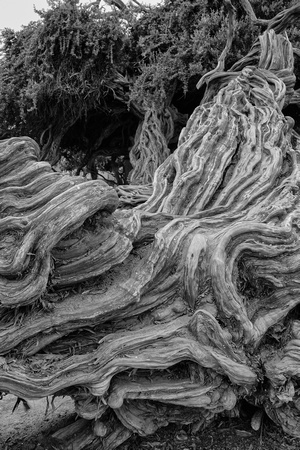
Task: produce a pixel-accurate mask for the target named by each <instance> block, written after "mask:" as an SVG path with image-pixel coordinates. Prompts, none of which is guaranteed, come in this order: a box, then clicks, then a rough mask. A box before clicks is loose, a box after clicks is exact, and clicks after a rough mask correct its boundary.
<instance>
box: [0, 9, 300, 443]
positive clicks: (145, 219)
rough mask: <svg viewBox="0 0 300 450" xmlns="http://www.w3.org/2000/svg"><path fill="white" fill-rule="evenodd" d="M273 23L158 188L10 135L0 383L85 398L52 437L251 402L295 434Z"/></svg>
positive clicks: (280, 48)
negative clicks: (64, 165) (124, 180)
mask: <svg viewBox="0 0 300 450" xmlns="http://www.w3.org/2000/svg"><path fill="white" fill-rule="evenodd" d="M292 12H293V14H295V17H296V16H297V14H298V9H297V8H294V9H293V10H292ZM288 14H290V12H289V13H288ZM280 17H282V20H283V22H284V23H285V20H286V19H285V18H286V17H287V15H286V14H283V15H282V16H280ZM293 17H294V16H293ZM277 19H278V18H277ZM277 19H276V20H277ZM278 20H279V19H278ZM280 20H281V19H280ZM276 23H277V22H276ZM276 27H279V28H278V29H281V28H280V23H279V22H278V24H277V25H276ZM273 28H274V27H273ZM276 30H277V28H276ZM276 30H275V31H276ZM275 31H274V29H269V30H267V31H266V32H265V33H264V34H263V35H262V37H261V38H260V40H259V41H258V42H257V43H256V44H255V45H254V47H253V48H252V50H251V51H250V53H249V55H247V56H246V57H245V58H243V59H242V60H241V61H240V62H239V63H237V64H236V65H235V66H234V67H233V68H232V70H231V71H230V72H228V73H225V74H224V73H222V72H219V73H214V74H212V75H211V76H210V78H209V79H208V80H207V91H206V94H205V97H204V101H203V102H202V103H201V105H200V106H199V107H198V108H196V110H195V111H194V113H193V115H192V116H191V117H190V119H189V121H188V123H187V125H186V127H185V128H184V129H183V130H182V133H181V135H180V139H179V146H178V148H177V149H176V150H175V152H174V153H173V154H172V155H169V156H168V157H167V159H166V160H165V161H164V162H162V164H160V166H159V168H158V169H157V170H156V171H155V173H154V181H153V192H152V194H151V195H150V196H149V193H150V191H151V187H150V186H148V187H147V188H144V191H142V190H141V189H142V188H141V187H139V188H136V187H130V188H127V187H126V188H124V189H123V187H122V188H118V194H117V192H116V191H115V190H114V189H112V188H108V187H106V186H103V184H102V183H101V182H99V181H90V182H86V181H85V180H84V179H83V178H81V177H74V178H71V177H66V176H65V175H62V174H59V173H55V174H54V173H53V172H52V171H51V168H50V166H49V165H48V164H47V163H41V162H39V161H38V159H39V149H38V146H37V145H36V144H35V143H34V142H33V141H32V140H30V139H28V138H14V139H12V140H8V141H2V142H1V143H0V161H1V162H2V164H3V165H1V168H0V170H2V172H1V173H2V177H1V180H0V211H1V217H0V246H1V247H0V248H1V259H0V299H1V309H0V354H1V358H0V389H1V390H3V391H7V392H11V393H13V394H15V395H18V396H20V397H22V398H39V397H44V396H49V395H52V394H54V395H72V396H73V398H74V400H75V410H76V412H77V414H78V415H79V416H80V417H81V419H79V421H78V422H75V424H73V425H71V426H70V427H67V428H66V429H63V430H61V431H59V432H57V433H55V435H54V436H53V439H54V441H53V442H55V445H57V446H61V447H63V448H72V445H73V444H74V445H76V448H82V449H83V448H86V447H88V446H89V445H99V446H101V448H107V449H112V448H115V447H116V446H117V445H119V443H121V442H123V441H124V440H126V439H127V438H128V437H129V436H130V435H131V434H132V433H139V434H141V435H148V434H151V433H153V432H155V431H156V430H157V428H159V427H161V426H165V425H167V424H168V423H170V422H175V423H192V422H194V421H197V422H200V423H201V424H202V425H203V426H205V424H206V423H208V422H210V421H211V420H212V419H213V417H214V416H215V415H217V414H219V413H220V412H222V413H226V411H232V410H235V411H238V403H239V400H240V399H242V398H244V397H246V396H247V398H249V396H252V397H253V398H255V399H256V402H259V403H260V404H261V406H262V407H264V408H265V410H266V411H267V413H268V414H269V416H270V417H271V418H273V419H274V420H275V421H276V422H277V423H279V424H281V425H282V427H283V428H284V430H285V431H287V432H288V433H291V434H293V435H295V436H299V427H298V426H297V425H298V423H299V396H298V383H299V373H300V372H299V364H298V361H299V355H300V353H299V342H300V340H299V336H300V325H299V321H298V316H297V315H296V317H294V318H293V317H292V316H293V315H294V313H293V311H296V312H297V314H298V312H299V298H300V296H299V294H300V287H299V286H300V284H299V282H300V265H299V252H300V235H299V223H300V221H299V219H300V195H299V194H300V192H299V186H300V159H299V150H300V138H299V136H298V135H297V133H296V132H295V131H294V130H293V125H294V123H293V120H292V119H291V118H288V117H285V116H284V115H283V113H282V109H283V107H284V106H286V105H287V104H289V102H291V101H293V99H295V91H294V81H295V77H294V75H293V48H292V46H291V44H290V42H289V40H288V38H287V36H286V35H280V34H276V32H275ZM151 114H152V115H151ZM153 114H154V113H153V111H152V112H149V118H150V117H151V118H152V119H153V118H155V115H153ZM144 131H145V130H144ZM153 136H154V135H153ZM159 136H160V135H159ZM158 139H159V137H158ZM151 151H152V150H151ZM5 167H6V168H5ZM145 192H146V193H145ZM118 196H119V197H120V199H121V202H122V201H123V205H124V204H126V196H129V197H130V199H129V201H128V203H129V204H131V206H132V203H133V202H134V201H136V202H139V203H142V200H145V198H147V201H146V202H145V203H143V204H139V206H137V207H135V208H132V209H122V208H119V209H117V207H118V202H119V198H118ZM135 196H136V197H135ZM124 198H125V199H124ZM122 199H123V200H122ZM135 199H136V200H135ZM266 344H267V345H266ZM262 383H263V389H262V388H261V387H262ZM295 425H296V426H295Z"/></svg>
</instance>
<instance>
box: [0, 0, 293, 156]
mask: <svg viewBox="0 0 300 450" xmlns="http://www.w3.org/2000/svg"><path fill="white" fill-rule="evenodd" d="M96 3H97V2H94V3H91V4H90V5H88V4H84V5H82V4H81V3H80V2H79V0H63V1H59V0H48V4H49V8H48V9H47V10H42V11H38V13H39V15H40V20H38V21H37V22H32V23H30V24H29V25H27V26H25V27H23V28H22V30H21V31H17V32H15V31H13V30H10V29H4V30H3V31H2V59H1V60H0V99H1V102H0V123H1V128H0V133H1V135H2V136H5V135H7V134H9V135H29V136H31V137H33V138H35V139H36V140H40V138H41V136H43V137H44V138H46V139H47V138H49V139H50V138H54V137H55V135H61V138H63V137H64V136H68V134H67V133H68V130H71V129H72V126H73V127H74V126H75V128H76V129H77V130H76V136H77V135H78V136H80V133H81V134H84V133H85V132H86V131H85V130H87V129H90V128H91V127H90V126H89V123H90V122H91V117H93V121H94V122H93V123H97V121H98V123H100V124H104V123H105V124H107V123H109V121H114V120H120V118H122V120H123V115H124V110H126V109H127V108H128V103H129V100H130V101H131V105H134V104H135V105H138V106H140V107H143V108H144V109H145V108H147V107H149V106H151V105H152V104H153V103H154V104H155V105H156V108H157V109H158V110H159V109H163V108H164V106H165V105H166V104H170V103H172V101H174V99H176V98H179V97H180V98H182V99H183V100H182V103H183V102H184V98H185V97H188V96H189V95H194V94H195V95H196V97H197V98H198V97H199V93H196V83H197V82H198V80H199V79H200V77H201V76H202V75H203V74H204V73H205V72H207V71H209V70H211V69H213V68H214V67H215V65H216V62H217V59H218V57H219V55H220V53H221V52H222V50H223V48H224V46H225V42H226V34H227V26H228V25H227V13H226V10H225V9H224V2H223V0H212V1H209V0H198V1H196V0H184V1H182V0H165V1H164V3H163V4H161V5H159V6H156V7H143V8H142V9H141V8H139V7H137V6H134V5H129V6H128V8H127V9H126V10H125V11H122V12H121V11H118V10H117V9H116V8H115V9H113V10H112V11H111V12H109V13H108V12H106V11H104V10H103V9H101V8H100V9H99V7H98V5H97V4H96ZM294 3H295V0H292V1H288V0H273V1H271V2H270V1H267V0H263V1H257V0H253V1H252V5H253V8H254V10H255V12H256V14H257V16H258V17H262V18H270V17H273V16H274V14H276V13H278V12H279V11H280V10H282V9H283V8H286V7H288V6H290V5H291V4H294ZM233 4H234V6H235V8H236V11H237V16H236V17H237V19H236V21H235V37H234V41H233V46H232V50H231V52H230V53H229V55H228V57H227V60H226V67H227V68H229V67H230V66H231V65H232V64H233V63H234V62H235V61H236V60H237V59H240V58H241V56H242V55H244V54H246V53H247V52H248V50H249V49H250V47H251V45H252V44H253V42H254V41H255V39H256V37H257V36H258V34H259V30H258V27H255V26H253V24H251V23H250V22H249V20H248V18H247V17H246V16H245V13H244V11H243V10H242V9H241V7H240V6H239V2H238V0H233ZM290 37H291V40H292V42H294V44H295V45H296V46H298V47H299V42H300V41H299V31H298V30H296V28H293V29H291V30H290ZM297 70H298V69H297V68H296V73H298V72H297ZM120 103H121V104H122V105H121V106H120ZM176 106H177V105H176ZM120 111H121V113H120ZM189 112H191V111H189ZM95 116H96V117H97V120H96V119H95ZM74 124H75V125H74ZM45 130H46V131H47V130H48V131H49V133H48V134H47V133H45ZM89 133H90V132H89ZM97 133H98V135H97ZM100 134H101V126H100V127H99V130H96V131H93V133H90V135H88V136H87V137H86V136H85V138H84V139H82V140H81V141H80V140H79V141H77V142H76V143H75V147H76V153H78V148H81V147H82V148H83V149H84V152H86V151H88V149H89V148H93V145H94V144H95V142H97V137H99V135H100ZM44 140H45V139H44ZM63 145H65V146H66V148H67V149H68V152H69V153H70V152H72V145H74V143H72V145H71V146H70V142H68V139H66V138H65V139H64V141H63ZM75 147H74V149H75ZM75 159H76V160H78V158H77V157H76V158H75ZM79 159H80V160H81V159H82V158H79Z"/></svg>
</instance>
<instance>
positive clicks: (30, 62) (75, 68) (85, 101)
mask: <svg viewBox="0 0 300 450" xmlns="http://www.w3.org/2000/svg"><path fill="white" fill-rule="evenodd" d="M49 5H50V6H51V8H50V9H49V10H47V11H39V14H40V16H41V21H39V22H38V23H36V24H31V25H29V26H28V27H24V28H23V30H22V31H20V32H16V33H14V32H13V31H12V30H5V31H4V33H3V41H4V45H3V52H4V55H5V58H4V62H3V63H2V67H1V81H2V83H1V85H2V92H1V97H3V96H5V95H6V96H8V95H9V98H7V100H6V101H5V108H4V110H2V123H3V119H6V121H8V122H10V121H11V118H12V116H13V114H14V117H15V118H16V117H17V118H19V126H18V128H19V130H18V131H21V129H22V128H24V127H25V128H26V126H25V124H26V123H27V121H28V117H30V116H33V117H34V119H35V120H37V123H36V130H37V131H38V130H39V131H40V132H41V130H43V129H45V128H47V127H48V126H49V124H52V125H55V122H58V123H59V124H60V126H62V125H63V124H65V123H67V124H69V123H72V122H74V121H75V120H76V119H77V118H78V117H81V116H82V115H84V114H87V112H88V111H89V110H91V109H93V108H97V107H100V106H101V107H103V108H105V107H106V105H105V97H106V96H107V95H108V94H109V93H110V79H111V77H112V76H113V73H114V72H115V71H116V70H118V69H119V68H121V69H123V67H124V66H126V53H125V52H123V49H124V45H125V43H126V35H125V33H124V30H123V29H122V27H121V26H120V23H119V22H120V21H119V17H118V15H116V14H113V15H107V14H101V13H100V12H99V11H98V10H95V9H94V8H91V7H89V6H88V5H80V4H79V2H78V1H74V0H66V1H65V2H63V3H62V2H59V1H56V0H52V1H50V2H49ZM24 36H25V38H26V39H24ZM13 87H14V89H13ZM8 103H9V104H10V108H9V110H7V108H6V105H7V104H8ZM9 111H11V112H10V114H9V116H8V117H5V116H6V115H7V113H8V112H9ZM14 120H15V119H14Z"/></svg>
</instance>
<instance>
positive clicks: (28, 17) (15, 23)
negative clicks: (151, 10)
mask: <svg viewBox="0 0 300 450" xmlns="http://www.w3.org/2000/svg"><path fill="white" fill-rule="evenodd" d="M91 1H92V0H82V3H91ZM140 3H146V4H152V5H155V4H157V3H159V1H158V0H142V1H141V0H140ZM102 4H104V3H103V1H102ZM34 6H35V7H36V8H37V9H47V8H48V3H47V1H46V0H0V11H1V14H0V29H3V28H12V29H14V30H20V28H21V26H22V25H27V24H28V23H29V22H30V21H32V20H38V19H39V16H38V15H37V14H36V13H35V12H34Z"/></svg>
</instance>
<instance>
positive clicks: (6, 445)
mask: <svg viewBox="0 0 300 450" xmlns="http://www.w3.org/2000/svg"><path fill="white" fill-rule="evenodd" d="M16 400H17V399H16V397H14V396H13V395H5V396H4V397H3V399H2V400H0V415H1V421H0V450H46V449H47V450H48V449H49V446H48V445H47V436H49V435H51V434H52V433H53V432H55V431H56V430H57V429H59V428H62V427H64V426H66V425H67V424H68V423H70V422H72V421H74V419H75V415H74V408H73V402H72V400H71V399H70V398H68V397H65V398H61V397H59V398H57V399H56V400H55V403H54V405H53V408H52V407H51V404H50V405H48V407H47V401H46V399H43V400H36V401H30V402H29V404H30V409H29V410H27V411H26V409H25V408H24V406H23V404H22V403H21V404H20V405H19V406H18V408H17V409H16V410H15V412H13V413H12V410H13V408H14V405H15V403H16ZM50 448H51V447H50ZM299 448H300V439H295V438H292V437H289V436H285V435H284V434H283V433H282V432H281V431H280V430H279V429H278V427H277V426H275V425H274V424H273V423H272V422H271V421H270V420H269V419H268V418H267V417H264V420H263V424H262V427H261V429H260V430H259V431H254V430H252V429H251V426H250V420H249V419H248V418H245V419H244V420H241V419H219V420H218V421H216V422H215V423H213V424H211V425H210V426H209V427H208V428H207V429H206V430H204V431H202V432H201V431H198V432H197V433H192V429H191V427H188V426H185V427H180V428H178V427H176V426H174V425H170V426H169V427H167V428H163V429H161V430H160V431H159V432H158V433H156V434H155V435H153V436H149V437H147V438H145V437H144V438H142V437H140V436H133V437H132V438H131V439H129V440H128V441H126V442H125V443H124V444H123V445H122V446H121V447H119V450H143V449H144V450H274V449H275V450H298V449H299ZM99 450H100V449H99Z"/></svg>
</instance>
